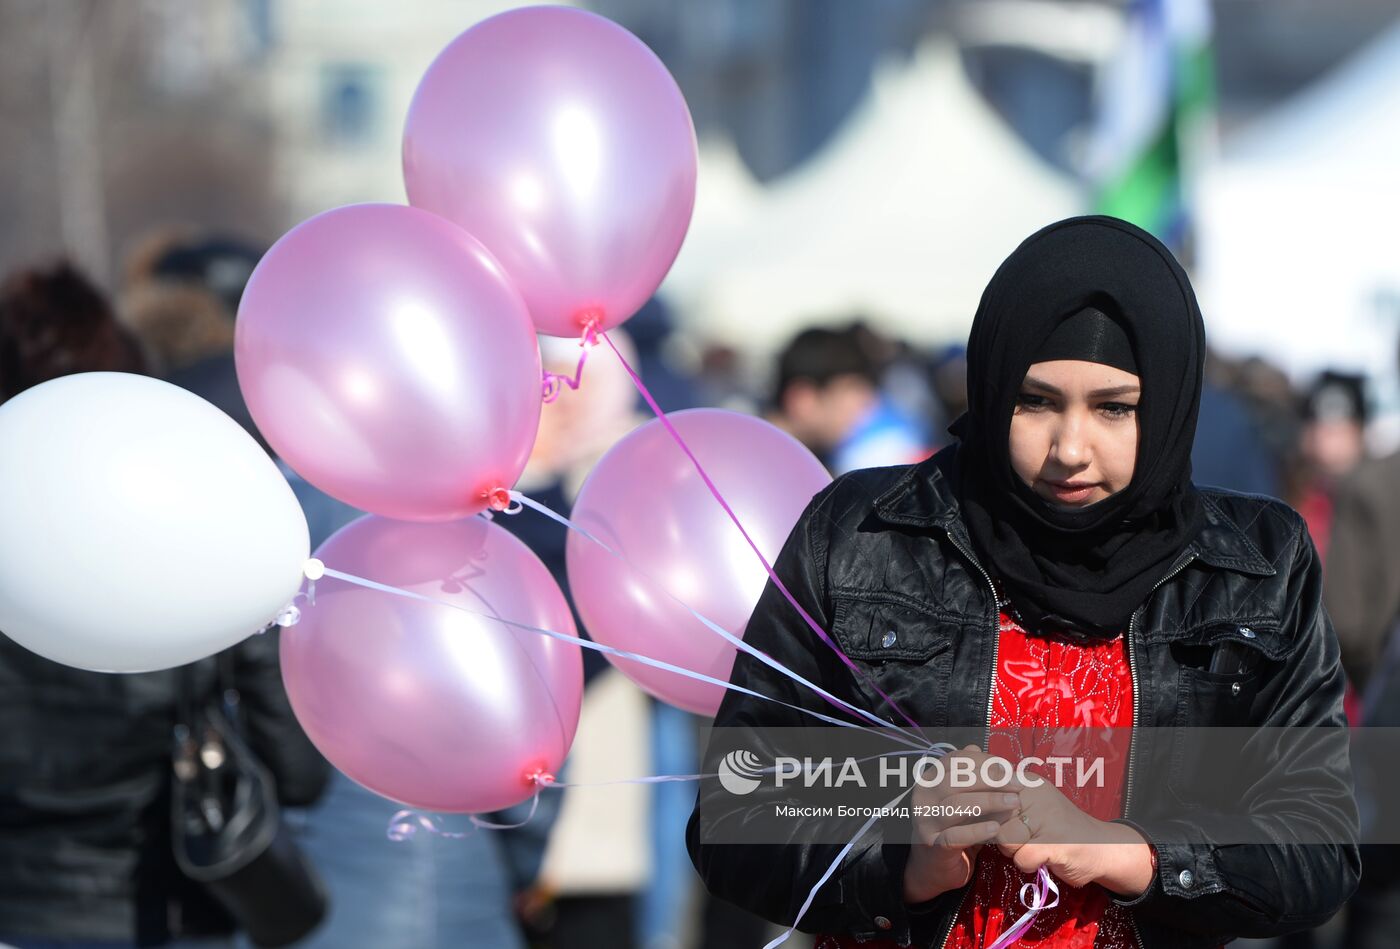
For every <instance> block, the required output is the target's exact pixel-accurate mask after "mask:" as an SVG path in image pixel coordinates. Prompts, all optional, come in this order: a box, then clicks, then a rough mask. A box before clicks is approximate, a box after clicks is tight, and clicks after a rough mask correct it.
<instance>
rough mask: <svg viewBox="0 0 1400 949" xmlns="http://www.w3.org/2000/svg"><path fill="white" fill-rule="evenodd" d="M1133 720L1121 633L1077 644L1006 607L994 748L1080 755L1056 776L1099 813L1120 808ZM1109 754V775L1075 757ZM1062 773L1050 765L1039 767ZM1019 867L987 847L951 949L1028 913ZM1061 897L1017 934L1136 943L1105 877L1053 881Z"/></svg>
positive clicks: (1107, 815)
mask: <svg viewBox="0 0 1400 949" xmlns="http://www.w3.org/2000/svg"><path fill="white" fill-rule="evenodd" d="M1132 723H1133V683H1132V676H1131V673H1130V671H1129V667H1128V656H1127V652H1126V648H1125V644H1124V638H1123V637H1122V636H1119V637H1118V638H1116V639H1113V640H1111V641H1106V642H1097V641H1096V642H1091V643H1085V644H1080V643H1076V642H1071V641H1069V640H1065V639H1059V638H1053V637H1041V636H1031V635H1028V634H1027V633H1026V632H1025V631H1024V630H1022V629H1021V627H1020V626H1018V625H1017V624H1016V622H1015V620H1013V619H1012V618H1011V617H1009V616H1008V615H1007V614H1006V613H1005V612H1003V613H1002V614H1001V630H1000V634H999V636H998V647H997V679H996V689H995V691H994V693H993V695H992V737H991V747H990V748H989V749H988V752H989V753H990V754H992V755H999V756H1002V757H1005V758H1007V759H1008V760H1011V761H1019V760H1022V759H1024V758H1027V757H1032V756H1034V757H1037V758H1040V759H1042V760H1046V759H1049V758H1051V757H1054V756H1057V755H1062V756H1067V757H1073V758H1074V759H1076V763H1075V764H1070V765H1066V766H1064V767H1063V768H1062V770H1061V772H1060V774H1061V775H1062V777H1061V779H1060V780H1059V781H1057V782H1056V783H1057V784H1058V785H1059V787H1060V791H1061V792H1062V793H1063V794H1064V795H1065V797H1067V798H1069V799H1070V800H1071V801H1073V802H1074V804H1075V805H1076V806H1077V807H1079V809H1080V810H1082V811H1084V812H1085V813H1087V814H1089V815H1091V816H1093V817H1097V818H1098V819H1099V820H1112V819H1113V818H1115V817H1118V816H1119V814H1120V813H1121V812H1122V791H1123V779H1124V776H1125V772H1126V769H1127V761H1128V740H1129V738H1130V736H1131V728H1130V726H1131V725H1132ZM1100 757H1101V758H1102V759H1103V762H1104V766H1103V780H1102V785H1101V786H1100V784H1099V782H1098V780H1097V777H1096V776H1095V775H1089V774H1086V778H1088V780H1086V781H1084V782H1082V786H1081V782H1080V781H1079V780H1078V768H1079V765H1078V763H1077V762H1079V761H1083V762H1086V763H1087V762H1093V761H1095V760H1096V759H1098V758H1100ZM1033 770H1035V771H1036V773H1038V774H1040V775H1041V776H1042V777H1044V778H1046V779H1054V778H1055V770H1054V768H1053V766H1045V767H1036V768H1035V769H1033ZM1034 879H1035V877H1034V876H1033V875H1029V874H1022V873H1021V872H1020V871H1019V870H1017V869H1016V866H1015V864H1013V863H1012V862H1011V859H1010V858H1008V857H1004V856H1002V853H1001V851H999V850H997V849H996V847H983V848H982V850H981V851H980V852H979V853H978V855H977V866H976V869H975V870H974V871H973V876H972V883H971V886H970V889H969V893H968V895H967V897H965V898H964V900H963V904H962V908H961V909H960V910H959V912H958V916H957V919H956V921H955V922H954V923H953V930H952V932H951V933H950V934H949V938H948V941H947V946H948V947H949V949H982V947H985V946H990V945H991V944H992V943H994V942H995V941H996V939H997V937H998V936H1000V935H1001V934H1002V933H1003V932H1004V931H1005V930H1007V929H1009V928H1010V927H1011V926H1012V925H1013V924H1014V923H1015V922H1016V920H1018V919H1020V917H1021V916H1022V914H1023V913H1024V912H1025V908H1024V907H1023V906H1022V904H1021V899H1020V892H1021V886H1022V885H1023V884H1025V883H1030V882H1033V881H1034ZM1056 884H1057V885H1058V886H1059V888H1060V902H1059V905H1058V906H1055V907H1054V908H1052V909H1047V910H1044V911H1042V912H1041V913H1040V914H1039V915H1038V916H1037V917H1036V918H1035V922H1034V924H1032V926H1031V928H1030V929H1028V930H1027V931H1026V932H1025V934H1024V935H1022V936H1021V939H1020V940H1019V942H1018V945H1023V946H1044V947H1049V946H1054V947H1057V949H1058V947H1065V949H1091V947H1094V949H1102V947H1110V946H1111V947H1120V946H1121V947H1136V946H1137V937H1136V935H1135V933H1134V931H1133V924H1132V920H1131V919H1130V918H1129V915H1128V911H1127V910H1126V909H1124V908H1123V907H1121V906H1118V905H1117V904H1115V903H1114V902H1113V901H1112V894H1111V893H1109V892H1108V891H1107V890H1105V889H1104V888H1103V887H1101V886H1099V885H1098V884H1092V883H1091V884H1089V885H1088V886H1084V887H1071V886H1069V885H1068V884H1066V883H1064V882H1062V881H1058V880H1057V881H1056Z"/></svg>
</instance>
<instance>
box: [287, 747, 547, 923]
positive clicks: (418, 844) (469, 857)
mask: <svg viewBox="0 0 1400 949" xmlns="http://www.w3.org/2000/svg"><path fill="white" fill-rule="evenodd" d="M399 809H400V808H399V805H397V804H394V803H393V802H392V801H388V800H385V799H384V798H382V797H379V796H378V795H376V794H372V793H370V792H369V791H366V790H365V789H364V788H362V787H360V786H359V785H358V784H356V783H354V782H353V781H351V780H350V779H349V778H347V777H345V776H344V775H342V774H340V773H339V772H336V773H335V774H334V775H333V776H332V778H331V785H330V789H329V790H328V791H327V793H326V796H325V798H323V799H322V802H321V803H320V804H319V805H318V806H317V807H315V808H314V809H312V810H310V811H307V812H305V815H304V822H305V828H304V830H303V832H302V833H301V834H300V835H299V837H298V842H299V843H300V844H301V845H302V848H303V849H304V850H305V851H306V853H307V856H309V857H310V858H311V860H312V862H313V863H314V864H315V865H316V868H317V870H319V871H320V873H321V876H322V877H323V879H324V880H325V882H326V887H327V889H328V890H329V891H330V903H331V905H330V912H329V914H328V915H327V917H326V920H325V922H323V923H322V924H321V925H320V926H319V927H318V928H317V929H316V931H315V932H314V933H312V934H311V935H310V936H309V937H308V938H306V939H304V940H302V941H301V942H299V943H297V947H298V949H355V947H359V946H364V947H380V946H393V947H395V949H438V947H449V946H450V947H453V949H458V947H460V949H523V947H524V942H523V940H522V939H521V936H520V931H519V927H518V926H517V925H516V922H515V916H514V912H513V910H512V908H511V898H512V886H511V882H510V877H509V873H508V870H507V867H506V861H505V857H504V855H503V853H502V850H501V843H500V841H499V840H498V839H497V837H496V832H494V831H489V830H478V831H474V832H473V833H472V834H471V836H469V837H467V838H466V839H464V840H449V839H444V838H442V837H437V836H433V835H431V834H428V833H426V832H423V831H420V832H418V833H416V834H414V835H413V836H412V837H410V838H409V839H407V840H402V841H392V840H389V839H388V837H387V835H386V830H387V828H388V826H389V818H390V817H392V816H393V814H394V812H395V811H397V810H399ZM443 824H445V825H446V829H450V830H453V831H466V830H469V829H470V827H471V825H470V824H469V822H468V821H467V819H466V818H465V817H447V818H444V819H443Z"/></svg>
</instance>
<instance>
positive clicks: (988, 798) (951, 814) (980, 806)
mask: <svg viewBox="0 0 1400 949" xmlns="http://www.w3.org/2000/svg"><path fill="white" fill-rule="evenodd" d="M1020 806H1021V796H1020V795H1019V794H1016V793H1014V792H1009V791H955V792H954V793H952V794H949V795H948V796H947V797H945V798H943V799H942V800H940V801H939V802H938V803H937V804H935V805H931V806H930V807H929V811H928V815H929V816H930V817H932V818H933V819H934V820H936V821H941V822H942V823H944V824H968V823H973V822H975V821H977V820H978V819H987V818H996V819H1002V820H1004V819H1005V815H1007V814H1010V813H1012V812H1014V811H1015V810H1016V809H1017V808H1018V807H1020Z"/></svg>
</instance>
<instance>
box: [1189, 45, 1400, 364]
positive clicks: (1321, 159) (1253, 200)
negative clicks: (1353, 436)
mask: <svg viewBox="0 0 1400 949" xmlns="http://www.w3.org/2000/svg"><path fill="white" fill-rule="evenodd" d="M1200 199H1201V204H1200V207H1201V265H1200V274H1199V285H1198V289H1199V290H1200V295H1201V300H1202V305H1203V307H1204V308H1205V313H1206V326H1207V328H1208V332H1209V335H1210V337H1211V339H1212V341H1213V342H1214V344H1215V345H1216V346H1218V347H1219V348H1220V349H1221V350H1222V351H1225V352H1227V353H1234V354H1259V355H1263V356H1265V357H1266V358H1269V359H1271V360H1273V361H1275V362H1277V363H1278V364H1279V365H1281V366H1283V367H1284V368H1285V369H1287V370H1288V371H1289V372H1290V373H1291V374H1293V375H1294V376H1295V377H1299V378H1301V377H1305V376H1306V375H1308V374H1310V373H1312V372H1315V371H1317V370H1319V369H1321V368H1324V367H1328V366H1336V367H1341V368H1350V369H1352V370H1357V371H1364V372H1367V373H1370V374H1372V375H1373V376H1378V377H1382V378H1387V379H1388V378H1390V377H1393V375H1394V373H1395V359H1396V347H1395V342H1396V330H1397V319H1396V317H1397V313H1396V312H1395V310H1396V307H1397V300H1400V238H1397V229H1400V27H1396V28H1394V29H1392V30H1391V31H1389V32H1388V33H1387V34H1385V35H1383V36H1382V37H1380V38H1379V39H1377V40H1376V41H1374V42H1373V43H1372V44H1371V46H1369V47H1368V48H1366V49H1364V50H1363V51H1362V52H1361V53H1359V54H1357V55H1356V56H1355V57H1354V58H1353V59H1351V60H1350V61H1348V62H1347V63H1345V64H1343V65H1342V66H1341V67H1340V68H1339V69H1337V70H1336V71H1335V72H1333V73H1332V74H1331V75H1330V76H1328V77H1325V78H1324V79H1322V80H1320V81H1319V82H1318V83H1316V84H1315V85H1314V86H1312V87H1310V88H1309V89H1307V90H1305V91H1304V92H1303V93H1302V94H1300V95H1299V96H1297V97H1295V98H1294V99H1292V100H1290V101H1289V102H1287V103H1285V104H1284V105H1283V106H1281V107H1279V108H1278V109H1277V110H1276V111H1275V112H1274V113H1273V114H1270V115H1268V116H1266V117H1264V118H1263V119H1261V120H1259V121H1258V122H1256V123H1254V124H1253V125H1252V126H1250V127H1249V128H1247V129H1244V130H1241V131H1240V132H1239V133H1237V134H1236V135H1235V136H1234V137H1233V138H1232V139H1231V140H1230V141H1229V142H1228V143H1227V145H1226V147H1225V149H1224V152H1223V154H1222V156H1221V160H1220V162H1219V164H1218V165H1217V166H1216V167H1215V168H1214V169H1213V170H1212V171H1211V172H1210V173H1208V174H1207V175H1206V176H1205V178H1204V180H1203V182H1202V188H1201V193H1200Z"/></svg>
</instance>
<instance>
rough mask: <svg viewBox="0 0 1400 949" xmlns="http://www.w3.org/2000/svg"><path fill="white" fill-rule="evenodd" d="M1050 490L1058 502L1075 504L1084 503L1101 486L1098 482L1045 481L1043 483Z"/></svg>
mask: <svg viewBox="0 0 1400 949" xmlns="http://www.w3.org/2000/svg"><path fill="white" fill-rule="evenodd" d="M1041 483H1042V484H1044V485H1045V486H1046V487H1047V488H1049V489H1050V493H1051V494H1052V495H1054V497H1055V500H1056V501H1064V502H1066V503H1073V502H1075V501H1084V500H1087V499H1088V498H1089V496H1090V495H1091V494H1093V493H1094V489H1095V488H1097V487H1098V486H1099V484H1098V482H1097V481H1069V482H1066V481H1043V482H1041Z"/></svg>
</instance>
